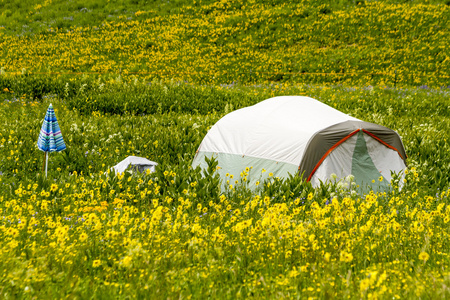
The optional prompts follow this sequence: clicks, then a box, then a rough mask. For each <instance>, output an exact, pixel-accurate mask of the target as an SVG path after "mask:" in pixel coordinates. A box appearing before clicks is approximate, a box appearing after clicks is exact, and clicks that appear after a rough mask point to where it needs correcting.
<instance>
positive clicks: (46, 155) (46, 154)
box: [45, 152, 48, 178]
mask: <svg viewBox="0 0 450 300" xmlns="http://www.w3.org/2000/svg"><path fill="white" fill-rule="evenodd" d="M47 167H48V152H45V178H47Z"/></svg>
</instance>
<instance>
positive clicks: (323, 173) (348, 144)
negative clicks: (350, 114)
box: [310, 134, 358, 187]
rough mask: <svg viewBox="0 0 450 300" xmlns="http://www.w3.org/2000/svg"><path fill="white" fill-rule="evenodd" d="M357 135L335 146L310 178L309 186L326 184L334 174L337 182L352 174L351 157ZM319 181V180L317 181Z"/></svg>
mask: <svg viewBox="0 0 450 300" xmlns="http://www.w3.org/2000/svg"><path fill="white" fill-rule="evenodd" d="M357 138H358V135H357V134H355V135H353V136H352V137H350V138H348V139H347V140H346V141H345V142H344V143H342V144H340V145H339V146H337V147H336V148H335V149H334V150H333V151H331V153H330V154H328V156H327V157H326V158H325V159H324V161H323V162H322V164H321V165H320V166H319V167H318V168H317V170H316V172H315V173H314V175H313V176H312V177H311V180H310V182H311V184H312V186H314V187H317V186H319V185H320V180H321V181H322V182H324V183H325V182H326V181H327V180H331V181H332V178H331V175H332V174H335V175H336V176H337V180H338V181H339V179H341V178H345V177H346V176H348V175H351V173H352V157H353V151H354V150H355V145H356V140H357ZM319 179H320V180H319Z"/></svg>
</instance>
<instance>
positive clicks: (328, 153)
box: [192, 96, 406, 191]
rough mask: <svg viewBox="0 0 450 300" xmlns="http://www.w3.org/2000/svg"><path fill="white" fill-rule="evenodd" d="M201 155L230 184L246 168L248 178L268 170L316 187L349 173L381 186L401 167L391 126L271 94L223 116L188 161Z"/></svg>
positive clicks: (364, 184)
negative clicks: (213, 161)
mask: <svg viewBox="0 0 450 300" xmlns="http://www.w3.org/2000/svg"><path fill="white" fill-rule="evenodd" d="M205 157H208V158H211V157H215V158H216V159H217V161H218V165H219V167H220V169H219V170H218V172H219V175H220V177H221V178H222V179H223V181H224V183H225V182H226V181H227V180H229V182H230V184H233V185H234V181H235V180H236V179H240V178H241V176H240V175H241V172H242V171H243V170H244V169H245V168H246V167H251V171H250V172H249V173H248V175H247V177H248V178H247V179H248V180H251V181H253V182H255V181H256V180H259V181H261V180H264V179H265V178H267V177H268V175H269V173H273V176H274V177H280V178H286V177H288V176H289V174H292V175H295V174H299V175H301V176H304V178H305V179H307V180H308V181H310V182H311V184H312V185H313V186H315V187H317V186H319V185H320V182H326V181H327V180H331V179H332V178H333V177H334V176H337V178H345V177H346V176H348V175H352V176H353V177H354V182H355V183H356V184H357V185H358V186H359V187H360V188H361V189H363V190H364V191H367V188H371V189H373V190H386V189H387V188H388V185H389V183H390V180H391V172H395V173H400V172H401V171H402V170H404V169H405V168H406V162H405V159H406V153H405V150H404V147H403V144H402V141H401V139H400V137H399V135H398V134H397V133H396V132H395V131H393V130H391V129H389V128H386V127H384V126H381V125H377V124H373V123H368V122H363V121H361V120H358V119H356V118H354V117H351V116H349V115H346V114H344V113H342V112H340V111H338V110H336V109H334V108H332V107H330V106H328V105H326V104H324V103H322V102H320V101H318V100H315V99H312V98H309V97H302V96H281V97H274V98H270V99H267V100H265V101H262V102H260V103H258V104H256V105H253V106H250V107H246V108H242V109H239V110H236V111H234V112H231V113H229V114H227V115H225V116H224V117H223V118H222V119H220V120H219V121H218V122H217V123H216V124H215V125H214V126H213V127H212V128H211V129H210V130H209V131H208V133H207V134H206V136H205V137H204V139H203V141H202V143H201V144H200V147H199V148H198V150H197V154H196V156H195V158H194V160H193V163H192V166H193V167H194V168H195V167H197V166H200V168H202V169H205V168H207V164H206V161H205ZM265 170H266V172H264V171H265ZM333 174H334V175H333ZM227 175H228V177H227ZM231 175H232V177H231ZM230 177H231V178H233V179H230ZM224 186H225V185H224Z"/></svg>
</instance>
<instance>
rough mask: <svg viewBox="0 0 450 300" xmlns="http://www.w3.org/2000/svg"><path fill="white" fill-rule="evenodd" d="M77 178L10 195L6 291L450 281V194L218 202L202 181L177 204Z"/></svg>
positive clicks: (334, 291) (401, 293)
mask: <svg viewBox="0 0 450 300" xmlns="http://www.w3.org/2000/svg"><path fill="white" fill-rule="evenodd" d="M73 176H74V178H73V180H72V182H70V183H65V184H64V183H62V184H56V183H53V184H51V185H50V186H49V187H48V189H42V190H39V188H38V185H37V184H34V185H32V184H29V185H27V186H22V185H20V186H19V187H16V189H15V190H13V192H12V193H11V194H10V195H2V196H0V237H1V239H0V246H1V252H0V258H1V261H2V264H1V266H2V268H3V270H4V272H2V273H1V275H0V283H1V284H2V286H3V287H5V288H6V289H10V290H12V289H18V290H19V291H21V292H24V291H27V293H32V294H33V293H34V294H35V295H42V294H40V293H42V291H41V292H40V290H41V289H42V288H43V287H44V286H54V287H56V288H57V289H61V290H62V288H63V287H64V286H71V287H72V290H76V283H77V282H78V281H79V280H80V279H81V278H89V280H90V281H91V284H93V285H94V286H96V287H98V288H100V287H107V289H108V290H113V291H115V292H122V293H123V294H126V295H130V296H138V295H139V292H138V291H139V290H142V289H144V288H145V289H148V290H152V289H154V290H153V293H154V294H151V295H153V296H165V297H169V296H183V297H184V296H188V295H189V294H190V293H191V292H190V291H189V288H193V289H199V290H196V291H195V293H199V295H200V294H201V295H211V296H214V295H216V296H217V295H220V294H221V293H222V292H224V291H225V290H227V287H228V288H230V289H235V290H233V291H232V293H233V295H235V296H236V295H237V290H238V288H237V287H239V292H240V293H241V296H242V297H247V296H250V295H253V296H255V297H264V296H269V297H275V295H279V294H280V295H283V296H284V297H292V296H294V295H298V294H300V295H304V296H305V297H315V298H321V297H324V296H325V295H328V296H332V297H341V296H342V295H347V296H348V297H350V298H352V297H356V298H358V297H367V298H385V297H389V298H391V297H394V298H398V297H400V298H404V297H408V296H414V295H416V294H415V293H418V294H417V295H421V293H425V292H426V287H427V285H428V281H429V280H431V279H432V280H433V282H434V284H435V286H436V290H435V292H436V294H439V293H441V292H442V293H445V291H444V290H443V287H444V286H445V284H446V283H448V278H449V273H448V272H447V271H446V270H448V267H449V263H450V260H449V255H448V253H447V251H445V249H448V247H449V246H450V234H449V231H448V230H445V228H447V224H448V220H449V218H450V206H449V205H448V204H447V202H448V199H449V196H450V190H447V191H443V192H441V193H440V194H438V195H437V196H435V197H431V196H425V197H419V196H418V195H417V194H416V195H414V197H409V198H405V197H404V196H395V197H394V196H390V195H385V194H374V193H371V194H368V195H366V196H365V197H353V196H350V195H348V196H346V195H337V196H334V197H333V198H332V199H331V201H329V202H327V200H328V199H320V198H318V196H317V195H315V194H314V193H309V194H308V195H306V196H305V199H303V200H304V201H302V202H304V204H301V203H300V201H298V200H299V199H298V198H297V197H296V198H294V197H292V198H288V199H285V201H284V202H281V203H280V202H277V201H276V200H275V199H272V198H271V197H269V196H267V195H253V196H251V197H249V198H242V197H241V198H239V197H237V196H236V197H235V196H233V194H229V195H228V196H227V195H222V196H220V198H219V199H218V201H211V200H208V199H199V198H198V197H196V189H197V183H196V182H192V183H191V184H189V185H188V189H186V190H185V191H184V192H183V193H180V194H179V195H177V196H176V197H173V195H172V196H169V195H164V194H163V193H160V190H161V187H160V186H159V185H158V181H157V180H155V179H153V178H151V177H149V176H148V175H145V176H143V177H142V178H139V179H138V180H136V179H132V180H129V179H130V178H131V177H126V176H123V175H121V176H119V178H117V179H116V180H118V182H116V183H113V182H111V179H109V178H108V177H106V179H105V178H95V177H93V178H92V177H90V178H88V177H86V178H85V177H83V176H82V175H73ZM103 176H104V175H103ZM165 176H167V177H168V179H171V178H173V176H174V173H173V172H171V171H167V173H165ZM105 182H106V183H107V186H113V188H114V189H115V191H114V193H111V192H110V191H111V190H112V188H110V187H106V188H104V183H105ZM119 185H121V186H122V188H120V187H119ZM130 191H135V192H133V193H130ZM135 194H137V195H138V196H135ZM136 199H138V200H137V201H135V200H136ZM326 203H329V204H326ZM199 286H201V288H199ZM186 287H188V289H186ZM440 287H441V288H442V290H440ZM44 290H45V289H44Z"/></svg>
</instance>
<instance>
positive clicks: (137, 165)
mask: <svg viewBox="0 0 450 300" xmlns="http://www.w3.org/2000/svg"><path fill="white" fill-rule="evenodd" d="M157 165H158V163H156V162H154V161H151V160H148V159H146V158H144V157H139V156H128V157H127V158H125V159H124V160H122V161H121V162H120V163H118V164H117V165H115V166H114V167H112V168H111V169H113V170H114V171H115V173H116V174H118V173H123V172H125V170H127V169H128V168H129V167H130V166H131V170H132V171H138V172H140V173H142V172H144V171H146V170H147V169H149V170H150V172H155V167H156V166H157Z"/></svg>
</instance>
